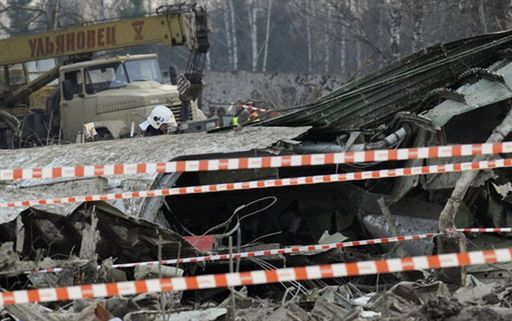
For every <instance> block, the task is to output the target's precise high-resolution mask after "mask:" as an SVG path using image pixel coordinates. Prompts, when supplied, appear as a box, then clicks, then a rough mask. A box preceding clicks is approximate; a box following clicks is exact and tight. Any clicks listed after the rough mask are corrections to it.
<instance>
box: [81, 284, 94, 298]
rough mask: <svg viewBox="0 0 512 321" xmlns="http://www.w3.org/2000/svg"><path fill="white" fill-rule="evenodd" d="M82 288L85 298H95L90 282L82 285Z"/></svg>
mask: <svg viewBox="0 0 512 321" xmlns="http://www.w3.org/2000/svg"><path fill="white" fill-rule="evenodd" d="M80 290H81V292H82V298H83V299H90V298H94V293H93V292H92V286H91V285H90V284H85V285H80Z"/></svg>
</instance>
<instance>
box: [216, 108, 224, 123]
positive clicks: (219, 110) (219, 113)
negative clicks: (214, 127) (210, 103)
mask: <svg viewBox="0 0 512 321" xmlns="http://www.w3.org/2000/svg"><path fill="white" fill-rule="evenodd" d="M224 116H226V109H225V108H224V107H219V108H217V117H219V127H220V128H222V127H224Z"/></svg>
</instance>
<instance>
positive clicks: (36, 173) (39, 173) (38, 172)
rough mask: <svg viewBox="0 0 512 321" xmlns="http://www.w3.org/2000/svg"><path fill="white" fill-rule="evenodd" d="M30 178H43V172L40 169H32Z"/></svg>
mask: <svg viewBox="0 0 512 321" xmlns="http://www.w3.org/2000/svg"><path fill="white" fill-rule="evenodd" d="M32 177H33V178H41V177H43V170H42V169H41V168H34V169H33V170H32Z"/></svg>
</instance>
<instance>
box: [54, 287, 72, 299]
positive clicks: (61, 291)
mask: <svg viewBox="0 0 512 321" xmlns="http://www.w3.org/2000/svg"><path fill="white" fill-rule="evenodd" d="M55 292H57V299H58V300H61V301H67V300H69V293H68V289H67V288H56V289H55Z"/></svg>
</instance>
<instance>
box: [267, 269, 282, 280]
mask: <svg viewBox="0 0 512 321" xmlns="http://www.w3.org/2000/svg"><path fill="white" fill-rule="evenodd" d="M265 276H266V277H267V282H266V283H277V282H279V276H278V275H277V272H276V271H275V270H269V271H266V272H265Z"/></svg>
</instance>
